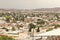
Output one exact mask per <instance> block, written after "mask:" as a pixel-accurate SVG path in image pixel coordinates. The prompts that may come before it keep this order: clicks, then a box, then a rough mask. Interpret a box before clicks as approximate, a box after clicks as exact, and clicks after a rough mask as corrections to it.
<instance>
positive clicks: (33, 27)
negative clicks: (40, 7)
mask: <svg viewBox="0 0 60 40" xmlns="http://www.w3.org/2000/svg"><path fill="white" fill-rule="evenodd" d="M35 28H36V25H34V24H33V23H30V24H29V32H31V29H35Z"/></svg>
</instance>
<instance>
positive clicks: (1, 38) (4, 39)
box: [0, 36, 14, 40]
mask: <svg viewBox="0 0 60 40" xmlns="http://www.w3.org/2000/svg"><path fill="white" fill-rule="evenodd" d="M0 40H14V39H13V38H12V37H8V36H0Z"/></svg>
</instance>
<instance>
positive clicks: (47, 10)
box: [0, 7, 60, 13]
mask: <svg viewBox="0 0 60 40" xmlns="http://www.w3.org/2000/svg"><path fill="white" fill-rule="evenodd" d="M0 12H15V13H16V12H21V13H30V12H31V13H33V12H43V13H44V12H49V13H51V12H53V13H60V7H55V8H40V9H0Z"/></svg>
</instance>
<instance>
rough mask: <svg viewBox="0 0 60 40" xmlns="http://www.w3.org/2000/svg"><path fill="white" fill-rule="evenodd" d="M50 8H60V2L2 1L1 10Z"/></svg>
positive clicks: (40, 0) (51, 0)
mask: <svg viewBox="0 0 60 40" xmlns="http://www.w3.org/2000/svg"><path fill="white" fill-rule="evenodd" d="M47 7H48V8H49V7H60V0H0V8H9V9H10V8H11V9H12V8H15V9H16V8H17V9H25V8H26V9H27V8H28V9H30V8H31V9H32V8H47Z"/></svg>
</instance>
